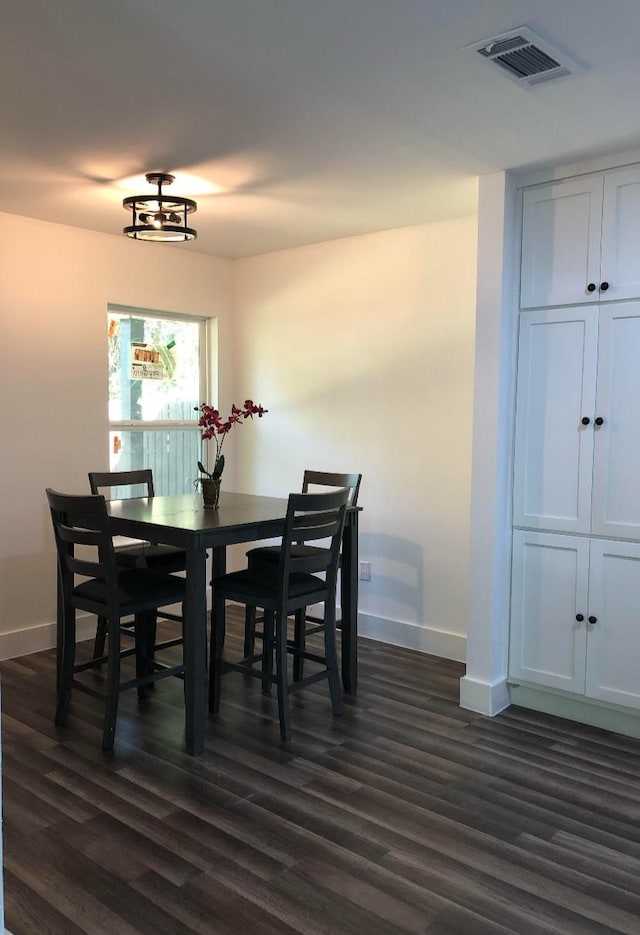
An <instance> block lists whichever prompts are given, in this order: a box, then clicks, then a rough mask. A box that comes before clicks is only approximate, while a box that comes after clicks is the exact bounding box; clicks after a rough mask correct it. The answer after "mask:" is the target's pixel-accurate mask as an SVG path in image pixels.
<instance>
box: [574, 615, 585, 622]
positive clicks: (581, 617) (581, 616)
mask: <svg viewBox="0 0 640 935" xmlns="http://www.w3.org/2000/svg"><path fill="white" fill-rule="evenodd" d="M576 620H577V621H578V623H582V621H583V620H584V614H576Z"/></svg>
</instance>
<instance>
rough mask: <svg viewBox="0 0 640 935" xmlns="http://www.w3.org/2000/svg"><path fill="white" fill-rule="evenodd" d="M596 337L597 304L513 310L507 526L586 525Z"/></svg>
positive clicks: (578, 528)
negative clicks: (514, 380) (514, 367)
mask: <svg viewBox="0 0 640 935" xmlns="http://www.w3.org/2000/svg"><path fill="white" fill-rule="evenodd" d="M597 338H598V309H597V307H596V306H593V307H584V306H583V307H577V308H572V309H548V310H546V311H544V312H524V313H522V314H521V316H520V342H519V351H518V385H517V395H516V435H515V464H514V485H513V491H514V493H513V514H514V515H513V525H514V526H529V527H532V528H534V529H549V530H556V531H558V532H589V530H590V524H591V474H592V468H593V442H594V430H593V416H594V407H595V391H596V369H597V362H596V358H597ZM583 418H586V419H589V424H588V425H586V426H585V425H583V424H582V419H583Z"/></svg>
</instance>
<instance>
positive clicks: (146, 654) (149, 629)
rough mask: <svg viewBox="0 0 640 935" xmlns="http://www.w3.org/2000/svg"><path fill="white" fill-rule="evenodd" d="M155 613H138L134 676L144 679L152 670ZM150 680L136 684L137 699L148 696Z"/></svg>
mask: <svg viewBox="0 0 640 935" xmlns="http://www.w3.org/2000/svg"><path fill="white" fill-rule="evenodd" d="M155 623H156V617H155V613H154V612H151V613H150V614H149V613H144V614H138V615H137V616H136V619H135V631H136V678H137V679H145V678H146V677H147V676H148V675H151V673H152V672H153V647H154V646H155ZM152 684H153V683H152V682H151V683H150V682H147V683H146V684H142V685H138V700H139V701H142V700H143V699H144V698H148V697H149V691H150V689H151V687H152Z"/></svg>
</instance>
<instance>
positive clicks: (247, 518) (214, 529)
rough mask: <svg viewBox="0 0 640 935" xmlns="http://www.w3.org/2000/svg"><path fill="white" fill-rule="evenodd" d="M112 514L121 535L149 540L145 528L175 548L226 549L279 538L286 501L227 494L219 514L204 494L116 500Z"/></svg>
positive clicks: (221, 496)
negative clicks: (186, 544) (196, 544)
mask: <svg viewBox="0 0 640 935" xmlns="http://www.w3.org/2000/svg"><path fill="white" fill-rule="evenodd" d="M107 510H108V512H109V515H110V516H111V521H112V528H113V531H114V533H116V534H118V533H120V534H123V535H131V534H132V531H133V530H137V532H136V533H135V535H139V536H141V537H143V538H145V537H147V534H146V533H145V527H146V528H147V530H149V531H151V530H152V531H153V538H154V539H155V540H156V541H163V542H168V543H172V542H176V541H184V539H185V537H186V538H196V539H199V538H202V539H204V540H205V541H208V542H210V543H216V544H217V543H219V544H220V545H223V544H225V542H226V543H227V544H228V543H230V542H242V541H245V542H246V541H250V540H251V539H253V538H260V537H261V536H264V537H270V536H277V535H279V534H280V533H281V532H282V526H283V524H284V520H285V517H286V514H287V498H286V497H259V496H255V495H253V494H243V493H225V492H222V493H221V494H220V501H219V504H218V506H217V508H216V509H205V508H204V506H203V504H202V494H201V493H192V494H182V495H175V496H169V497H136V498H133V499H128V500H111V501H110V502H108V503H107ZM256 533H258V535H256ZM160 535H161V536H162V539H161V540H160V539H159V538H158V537H159V536H160ZM176 536H177V537H178V539H176Z"/></svg>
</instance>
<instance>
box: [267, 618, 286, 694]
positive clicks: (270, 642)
mask: <svg viewBox="0 0 640 935" xmlns="http://www.w3.org/2000/svg"><path fill="white" fill-rule="evenodd" d="M273 616H274V615H273V611H272V610H265V612H264V620H263V623H262V693H263V694H264V695H270V694H271V686H272V685H273ZM285 640H286V622H285Z"/></svg>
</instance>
